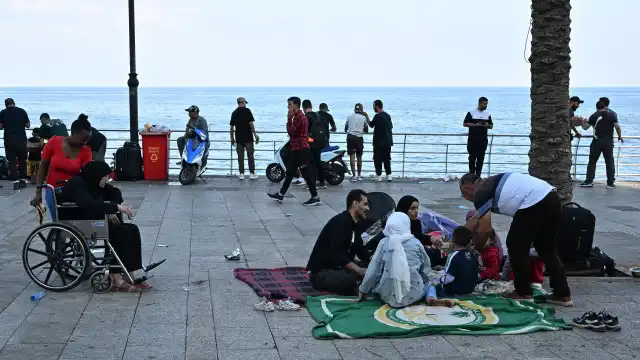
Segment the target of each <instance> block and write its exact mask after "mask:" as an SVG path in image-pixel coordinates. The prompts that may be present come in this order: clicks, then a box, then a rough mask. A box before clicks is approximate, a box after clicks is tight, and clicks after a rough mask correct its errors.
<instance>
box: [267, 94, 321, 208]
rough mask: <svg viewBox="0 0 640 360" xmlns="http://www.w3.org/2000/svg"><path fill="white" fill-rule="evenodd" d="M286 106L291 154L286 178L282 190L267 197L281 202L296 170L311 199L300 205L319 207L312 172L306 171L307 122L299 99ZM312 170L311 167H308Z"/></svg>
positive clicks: (289, 100) (293, 99)
mask: <svg viewBox="0 0 640 360" xmlns="http://www.w3.org/2000/svg"><path fill="white" fill-rule="evenodd" d="M287 106H288V108H289V113H288V116H287V133H288V134H289V148H290V150H291V154H290V155H289V163H288V164H287V176H286V177H285V178H284V182H283V183H282V188H281V189H280V192H278V193H269V194H267V196H269V197H270V198H272V199H274V200H276V201H278V202H281V201H282V200H283V199H284V194H286V193H287V190H289V186H290V185H291V181H292V180H293V178H294V177H295V176H296V173H297V171H298V168H300V170H301V171H302V174H303V175H305V178H306V179H305V180H306V181H307V184H309V192H310V193H311V199H309V200H307V201H305V202H304V203H302V205H304V206H314V205H320V199H319V198H318V191H317V189H316V179H315V176H314V174H313V171H308V170H309V169H308V166H307V165H308V164H309V161H310V160H311V149H310V148H309V121H308V120H307V117H306V116H304V114H303V113H302V111H301V110H300V98H299V97H295V96H294V97H290V98H289V99H288V100H287ZM310 168H311V169H313V167H312V166H311V167H310Z"/></svg>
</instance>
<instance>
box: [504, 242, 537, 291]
mask: <svg viewBox="0 0 640 360" xmlns="http://www.w3.org/2000/svg"><path fill="white" fill-rule="evenodd" d="M529 269H530V270H529V271H530V275H531V286H532V287H535V288H537V289H542V283H543V282H544V261H542V258H541V257H539V256H538V253H537V252H536V250H535V249H534V248H531V249H530V250H529ZM502 278H503V279H504V280H511V281H513V271H511V262H510V261H509V257H507V259H506V260H505V262H504V267H503V268H502Z"/></svg>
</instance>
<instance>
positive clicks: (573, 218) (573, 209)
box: [557, 203, 596, 264]
mask: <svg viewBox="0 0 640 360" xmlns="http://www.w3.org/2000/svg"><path fill="white" fill-rule="evenodd" d="M595 228H596V217H595V216H594V215H593V213H592V212H591V211H590V210H589V209H585V208H583V207H582V206H580V205H578V204H576V203H568V204H565V205H564V206H563V207H562V221H561V223H560V229H559V231H558V238H557V241H558V244H557V246H558V256H559V257H560V260H561V261H562V263H563V264H566V263H571V262H575V261H582V260H586V259H588V258H589V256H590V255H591V248H592V247H593V233H594V231H595Z"/></svg>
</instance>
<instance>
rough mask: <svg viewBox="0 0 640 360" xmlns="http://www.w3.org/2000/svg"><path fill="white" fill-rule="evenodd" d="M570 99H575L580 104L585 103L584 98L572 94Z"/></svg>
mask: <svg viewBox="0 0 640 360" xmlns="http://www.w3.org/2000/svg"><path fill="white" fill-rule="evenodd" d="M569 101H575V102H577V103H578V104H584V100H580V98H579V97H577V96H572V97H571V99H569Z"/></svg>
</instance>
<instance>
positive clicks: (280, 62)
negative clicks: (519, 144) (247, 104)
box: [0, 0, 640, 87]
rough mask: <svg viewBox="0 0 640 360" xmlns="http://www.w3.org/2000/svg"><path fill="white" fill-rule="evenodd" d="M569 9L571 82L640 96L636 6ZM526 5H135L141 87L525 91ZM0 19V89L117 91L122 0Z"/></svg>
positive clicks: (33, 2) (57, 6)
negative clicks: (628, 89) (630, 89)
mask: <svg viewBox="0 0 640 360" xmlns="http://www.w3.org/2000/svg"><path fill="white" fill-rule="evenodd" d="M572 4H573V10H572V12H571V17H572V20H573V23H572V33H571V37H572V41H571V48H572V54H571V55H572V65H573V69H572V70H571V85H572V86H574V87H577V86H640V70H638V62H639V60H638V57H639V55H640V41H638V38H639V36H640V21H638V20H639V19H638V14H640V0H610V1H609V2H602V1H598V0H572ZM605 4H606V5H605ZM529 5H530V1H529V0H484V1H478V0H455V1H442V0H437V1H436V0H394V1H388V0H235V1H234V0H180V1H178V0H137V1H136V26H137V50H138V54H137V58H138V62H137V65H138V73H139V74H140V75H139V79H140V83H141V86H529V84H530V73H529V64H528V63H526V62H525V58H524V55H523V52H524V50H525V48H524V47H525V39H526V35H527V29H528V26H529V18H530V8H529ZM0 9H2V10H1V11H0V33H1V34H3V35H2V37H3V40H2V42H3V47H2V56H0V69H1V70H0V86H124V85H125V84H126V81H127V74H128V70H129V53H128V18H127V1H126V0H0ZM528 51H529V44H528V43H527V54H528Z"/></svg>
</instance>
